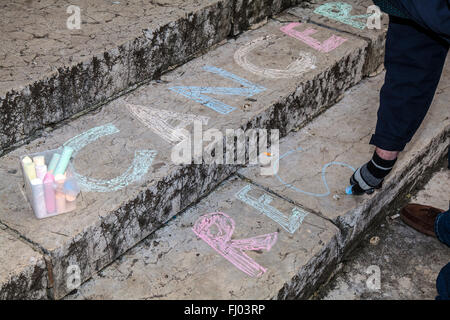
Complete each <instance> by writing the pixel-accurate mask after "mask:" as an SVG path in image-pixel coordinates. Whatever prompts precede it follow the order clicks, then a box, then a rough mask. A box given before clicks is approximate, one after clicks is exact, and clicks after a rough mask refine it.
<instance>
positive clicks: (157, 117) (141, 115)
mask: <svg viewBox="0 0 450 320" xmlns="http://www.w3.org/2000/svg"><path fill="white" fill-rule="evenodd" d="M126 105H127V108H128V110H130V112H131V114H132V115H133V116H134V117H136V119H138V120H139V121H140V122H141V123H142V124H143V125H144V126H146V127H147V128H149V129H150V130H152V131H153V132H154V133H156V134H157V135H159V136H160V137H161V138H162V139H164V140H165V141H167V142H169V143H178V142H180V141H182V140H184V139H187V138H188V137H187V136H186V135H185V134H183V130H180V129H183V128H185V127H186V126H188V125H189V124H190V123H194V122H195V121H199V122H201V123H202V124H204V125H206V124H208V121H209V117H204V116H197V115H194V114H189V113H178V112H174V111H168V110H161V109H155V108H150V107H144V106H140V105H135V104H131V103H126ZM173 122H177V124H176V125H175V126H172V125H171V123H173Z"/></svg>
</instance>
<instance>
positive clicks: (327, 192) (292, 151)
mask: <svg viewBox="0 0 450 320" xmlns="http://www.w3.org/2000/svg"><path fill="white" fill-rule="evenodd" d="M299 151H302V148H297V149H295V150H290V151H288V152H286V153H285V154H283V155H282V156H281V157H280V158H279V159H277V162H279V161H280V160H281V159H283V158H286V157H288V156H290V155H291V154H293V153H296V152H299ZM276 165H278V163H276ZM332 165H339V166H343V167H347V168H349V169H350V170H352V172H355V171H356V170H355V168H353V167H352V166H350V165H348V164H346V163H344V162H338V161H333V162H329V163H327V164H325V165H324V166H323V167H322V182H323V184H324V186H325V189H326V192H324V193H314V192H308V191H305V190H302V189H299V188H297V187H296V186H294V185H292V184H290V183H287V182H285V181H284V180H283V179H282V178H281V177H280V176H279V174H278V173H277V174H276V175H275V176H276V177H277V179H278V180H279V181H280V182H281V183H282V184H283V185H285V186H286V187H288V188H290V189H292V190H294V191H297V192H300V193H304V194H306V195H309V196H313V197H326V196H328V195H329V194H330V188H329V186H328V182H327V178H326V171H327V168H328V167H329V166H332ZM274 166H275V164H274Z"/></svg>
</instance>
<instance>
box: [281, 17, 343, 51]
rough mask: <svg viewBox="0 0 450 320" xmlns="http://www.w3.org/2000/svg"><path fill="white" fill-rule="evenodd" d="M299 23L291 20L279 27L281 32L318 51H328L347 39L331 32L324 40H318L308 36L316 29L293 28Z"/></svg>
mask: <svg viewBox="0 0 450 320" xmlns="http://www.w3.org/2000/svg"><path fill="white" fill-rule="evenodd" d="M300 25H301V23H300V22H292V23H290V24H288V25H286V26H283V27H281V28H280V30H281V31H282V32H284V33H285V34H287V35H288V36H291V37H293V38H295V39H298V40H300V41H302V42H304V43H306V44H307V45H308V46H310V47H311V48H313V49H316V50H317V51H319V52H324V53H328V52H330V51H332V50H334V49H336V48H337V47H339V46H340V45H341V44H343V43H344V42H345V41H347V39H345V38H342V37H339V36H336V35H334V34H333V35H332V36H331V37H329V38H328V39H327V40H325V41H324V42H320V41H319V40H316V39H314V38H312V37H310V36H311V35H313V34H314V33H316V32H317V30H316V29H313V28H307V29H306V30H304V31H297V30H294V28H295V27H297V26H300Z"/></svg>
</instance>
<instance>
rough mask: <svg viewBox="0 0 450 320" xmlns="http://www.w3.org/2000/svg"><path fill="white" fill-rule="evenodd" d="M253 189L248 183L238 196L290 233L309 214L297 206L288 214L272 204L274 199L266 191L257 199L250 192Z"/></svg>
mask: <svg viewBox="0 0 450 320" xmlns="http://www.w3.org/2000/svg"><path fill="white" fill-rule="evenodd" d="M251 190H252V187H251V185H246V186H245V187H244V188H242V189H241V190H240V191H239V192H238V193H236V198H238V199H239V200H241V201H243V202H245V203H246V204H248V205H250V206H252V207H253V208H255V209H256V210H258V211H259V212H261V213H263V214H264V215H266V216H267V217H269V218H270V219H272V220H273V221H275V222H276V223H278V224H279V225H280V226H281V227H282V228H283V229H284V230H286V231H287V232H289V233H294V232H295V231H296V230H297V229H298V228H299V227H300V226H301V224H302V223H303V219H305V217H306V216H307V215H308V212H306V211H304V210H302V209H300V208H298V207H295V208H293V209H292V212H291V215H290V216H286V215H285V214H283V213H282V212H280V211H279V210H277V209H276V208H274V207H272V206H271V205H270V203H271V202H272V200H273V198H272V197H271V196H269V195H268V194H266V193H264V194H263V195H262V196H260V197H259V198H258V199H256V198H254V197H252V196H250V195H249V194H248V193H249V192H250V191H251Z"/></svg>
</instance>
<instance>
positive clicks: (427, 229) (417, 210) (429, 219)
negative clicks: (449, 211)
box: [400, 203, 444, 237]
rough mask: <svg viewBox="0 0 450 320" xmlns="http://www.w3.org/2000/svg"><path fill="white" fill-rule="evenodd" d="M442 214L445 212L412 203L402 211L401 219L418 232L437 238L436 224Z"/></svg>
mask: <svg viewBox="0 0 450 320" xmlns="http://www.w3.org/2000/svg"><path fill="white" fill-rule="evenodd" d="M441 212H444V210H441V209H438V208H434V207H430V206H425V205H422V204H416V203H410V204H408V205H407V206H405V207H404V208H403V209H402V210H401V211H400V217H401V218H402V220H403V222H404V223H406V224H407V225H409V226H410V227H412V228H414V229H416V230H417V231H419V232H422V233H424V234H426V235H429V236H432V237H436V234H435V233H434V222H435V221H436V217H437V216H438V214H439V213H441Z"/></svg>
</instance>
